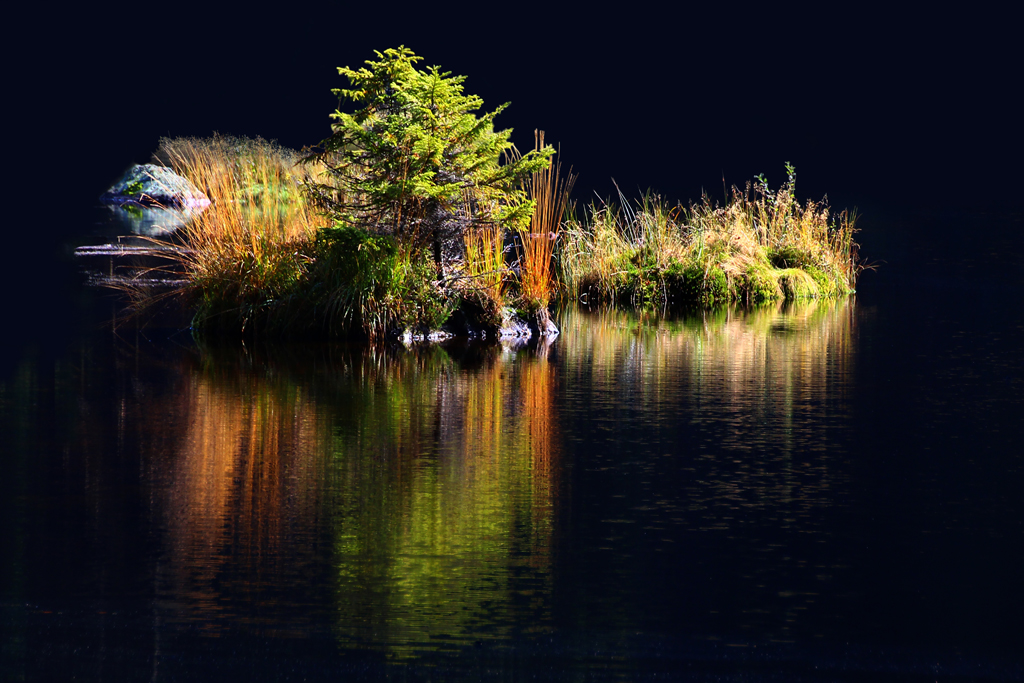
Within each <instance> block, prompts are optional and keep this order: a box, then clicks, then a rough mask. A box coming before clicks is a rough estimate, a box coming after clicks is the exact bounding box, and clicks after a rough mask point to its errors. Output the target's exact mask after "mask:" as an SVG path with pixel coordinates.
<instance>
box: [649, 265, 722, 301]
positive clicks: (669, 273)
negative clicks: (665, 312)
mask: <svg viewBox="0 0 1024 683" xmlns="http://www.w3.org/2000/svg"><path fill="white" fill-rule="evenodd" d="M664 278H665V286H666V288H667V290H668V292H669V299H670V302H671V303H673V304H676V305H684V306H689V305H701V306H714V305H717V304H723V303H727V302H728V301H729V299H730V291H729V281H728V278H727V277H726V276H725V271H723V270H722V269H721V268H719V267H718V266H711V267H710V268H708V269H707V270H705V269H704V268H702V267H701V266H699V265H697V264H689V265H686V264H683V263H680V262H678V261H675V262H672V263H670V264H669V267H668V268H666V269H665V275H664Z"/></svg>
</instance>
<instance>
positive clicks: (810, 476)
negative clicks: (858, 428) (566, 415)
mask: <svg viewBox="0 0 1024 683" xmlns="http://www.w3.org/2000/svg"><path fill="white" fill-rule="evenodd" d="M853 307H854V303H853V301H852V300H841V301H836V302H831V301H827V302H818V301H807V302H801V303H796V304H793V303H790V304H785V305H784V304H778V305H771V306H767V307H761V308H756V309H753V310H748V311H744V310H741V309H726V310H720V311H716V312H705V313H698V314H694V315H692V316H690V317H684V318H681V319H676V320H670V319H665V318H662V317H660V316H658V315H655V314H643V313H639V314H638V313H627V312H623V311H616V310H605V311H602V312H600V313H587V312H584V311H580V310H569V311H566V313H565V315H564V317H563V335H562V338H561V339H560V341H559V343H560V344H561V345H562V346H561V348H560V352H561V354H562V359H563V364H564V366H565V367H566V368H567V372H568V373H569V374H570V377H569V379H568V380H567V382H568V383H569V384H572V385H573V386H575V387H578V391H580V392H584V393H586V394H589V395H590V396H593V397H596V398H595V399H594V400H595V402H596V404H598V405H613V406H626V407H627V408H621V409H620V410H626V409H628V410H631V411H633V413H634V415H635V416H634V417H633V418H631V419H636V420H642V422H643V423H644V424H648V425H651V426H652V427H654V426H656V427H657V428H658V429H660V430H664V433H673V431H672V430H673V429H675V427H673V425H676V424H679V423H682V424H684V425H686V427H685V430H684V431H685V433H686V434H687V439H688V441H687V442H684V443H671V444H669V445H667V446H666V451H669V452H670V453H671V454H673V455H674V456H676V457H683V458H685V459H686V461H685V466H686V467H687V469H688V470H690V471H691V472H692V480H691V481H690V482H689V483H688V484H686V485H685V490H682V491H680V492H679V499H678V501H674V502H672V503H671V504H669V503H666V505H670V506H673V505H682V504H685V506H686V507H687V508H688V509H689V513H690V516H689V517H688V518H689V519H691V520H692V519H694V517H693V516H692V514H693V513H694V512H697V511H702V512H701V514H699V515H698V518H699V519H700V520H701V521H700V523H701V524H702V525H703V526H704V527H705V528H716V529H724V528H731V527H732V526H733V525H735V524H738V523H739V522H737V521H736V520H738V519H740V518H741V515H739V514H738V513H741V512H742V511H743V510H744V509H751V508H757V509H758V510H759V515H761V516H762V518H763V519H765V520H770V519H775V520H776V521H777V522H778V524H779V525H780V526H783V527H786V526H790V525H791V524H792V523H793V521H794V519H795V518H796V517H802V518H804V520H808V519H811V520H812V521H810V522H809V524H810V525H811V526H813V525H814V522H813V514H814V513H813V510H814V509H816V508H820V507H821V506H826V505H830V504H831V500H832V497H831V494H830V493H829V490H830V489H832V488H833V487H834V478H835V476H836V474H835V473H834V472H833V471H832V469H833V468H831V467H830V466H829V459H828V457H827V455H828V454H827V453H824V451H826V449H827V448H828V444H829V443H830V442H831V441H834V437H833V438H832V439H830V432H829V430H830V429H831V428H833V426H834V422H835V421H837V420H839V419H841V418H842V416H844V415H848V414H849V412H850V408H849V406H848V404H847V386H848V385H847V382H848V379H847V378H848V377H849V376H850V373H851V368H850V367H849V366H850V363H851V358H852V357H853V341H852V336H853V333H854V320H855V317H854V312H853ZM602 397H603V398H602ZM619 419H627V418H625V417H622V416H620V418H619ZM677 431H678V430H677ZM684 501H685V502H684Z"/></svg>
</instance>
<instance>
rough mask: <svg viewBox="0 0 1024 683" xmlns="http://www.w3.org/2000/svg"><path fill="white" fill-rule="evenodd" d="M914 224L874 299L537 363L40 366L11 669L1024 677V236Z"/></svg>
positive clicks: (381, 356) (202, 358)
mask: <svg viewBox="0 0 1024 683" xmlns="http://www.w3.org/2000/svg"><path fill="white" fill-rule="evenodd" d="M933 220H937V219H933ZM972 220H974V221H975V224H978V223H979V222H980V224H982V225H984V222H985V220H991V219H990V218H989V219H986V218H985V217H975V218H973V219H972ZM1017 221H1018V225H1019V219H1017ZM937 224H938V225H940V227H941V226H942V225H946V226H947V228H948V225H949V224H948V223H943V222H942V221H941V220H939V221H938V223H937ZM961 227H963V229H965V230H969V229H971V227H970V224H964V223H957V224H956V229H961ZM949 230H952V228H949ZM914 234H917V233H914V232H913V230H911V228H906V229H905V230H904V231H903V232H899V231H890V232H888V233H882V232H881V231H878V232H877V233H875V237H876V238H877V239H876V245H878V246H877V249H878V251H876V252H875V253H882V254H883V255H885V256H887V257H888V258H889V259H890V262H889V263H887V264H884V265H883V267H882V269H880V270H879V271H878V272H877V273H869V274H867V275H865V277H864V279H863V280H862V291H861V294H859V295H858V297H857V298H851V299H849V300H844V301H840V302H835V303H814V302H811V303H806V304H798V305H789V306H769V307H766V308H760V309H754V310H743V309H731V310H723V311H717V312H711V313H697V314H688V315H687V314H679V315H660V314H656V313H648V314H644V313H636V312H626V311H617V310H603V311H588V310H584V309H579V308H567V309H565V310H562V311H560V312H559V313H558V315H557V316H556V319H557V320H558V322H559V324H560V327H561V329H562V334H561V336H559V337H558V338H557V339H556V340H554V341H553V342H552V343H550V344H539V345H538V344H533V345H530V346H526V347H523V348H519V349H515V348H511V347H503V346H500V345H473V346H467V345H460V344H455V345H450V346H433V347H423V348H417V349H412V350H407V349H404V348H401V347H397V348H388V349H377V350H367V349H360V348H347V347H344V346H337V345H333V346H332V345H307V344H302V345H286V346H265V345H255V346H254V345H252V344H249V345H248V346H246V345H241V344H239V343H219V344H214V345H197V344H196V343H195V342H193V341H192V339H191V337H190V336H189V335H188V333H187V332H184V333H176V334H172V333H169V332H168V331H167V330H143V331H141V332H139V331H137V330H135V329H134V328H132V327H131V326H130V325H129V326H125V327H122V328H121V329H120V330H118V332H117V333H116V334H115V333H113V332H112V331H111V329H110V326H109V325H106V326H102V325H101V326H90V325H81V326H78V327H75V329H74V330H71V331H69V333H68V336H67V339H66V340H65V343H63V344H62V345H61V346H60V349H59V351H56V352H45V351H40V350H38V349H36V348H34V347H33V346H31V345H29V346H28V347H26V349H25V351H24V353H23V355H22V356H21V357H20V359H19V360H17V362H16V363H15V364H14V365H13V367H12V369H11V370H10V372H8V373H7V375H5V376H4V377H3V378H0V429H2V431H0V434H2V441H3V442H2V443H0V449H2V450H0V453H2V458H3V460H2V462H3V465H4V476H3V478H2V483H0V506H2V507H0V519H2V521H3V524H2V525H0V549H2V550H0V552H2V558H3V559H2V565H0V591H2V592H0V610H2V611H0V628H2V636H3V637H2V648H3V651H2V655H3V669H0V671H2V672H3V677H4V679H5V680H8V679H9V680H46V679H54V680H61V679H63V680H70V679H72V678H75V679H77V680H102V681H121V680H153V681H163V680H167V681H174V680H184V679H188V680H214V679H217V680H275V681H278V680H280V681H284V680H349V679H356V680H361V679H367V680H375V679H380V678H384V677H389V678H395V679H402V680H404V679H408V680H427V679H429V680H458V679H466V680H476V679H489V680H490V679H498V680H534V679H540V680H676V679H678V680H715V681H719V680H743V681H751V680H753V681H761V680H794V681H805V680H806V681H826V680H922V681H924V680H927V681H933V680H951V679H959V680H975V679H978V680H1020V679H1021V678H1022V677H1024V655H1022V652H1024V624H1022V621H1021V615H1022V614H1024V582H1022V577H1024V494H1022V491H1024V449H1022V448H1021V446H1020V441H1021V437H1020V434H1021V425H1022V424H1024V421H1022V420H1021V417H1020V415H1021V408H1022V405H1024V402H1022V400H1021V395H1022V393H1021V392H1022V389H1024V350H1022V339H1024V323H1022V320H1024V317H1022V315H1021V314H1020V313H1019V312H1018V310H1017V306H1018V304H1017V302H1016V297H1017V296H1018V294H1019V292H1020V291H1021V289H1020V286H1021V284H1022V277H1021V273H1022V272H1024V268H1022V267H1021V266H1022V262H1021V253H1022V252H1021V250H1020V249H1019V239H1018V238H1013V239H1015V240H1016V241H1008V242H1005V243H1000V242H998V241H996V242H994V243H992V242H990V243H989V244H988V245H987V246H986V249H987V250H990V251H984V252H978V253H966V254H965V253H962V252H960V253H956V254H953V255H950V252H949V251H948V250H946V249H944V245H943V244H942V243H941V241H940V242H938V243H936V244H934V245H932V244H928V243H918V242H916V241H914V240H913V239H911V237H912V236H913V235H914ZM936 234H951V233H948V231H947V233H942V232H941V231H939V232H937V233H936ZM861 241H862V242H867V240H866V239H865V238H863V237H862V240H861ZM946 246H948V245H946ZM950 259H955V264H956V267H955V268H951V267H950V265H951V263H953V262H952V261H951V260H950ZM76 292H77V293H75V294H74V296H75V297H78V299H76V301H78V303H75V304H74V305H73V306H72V308H75V310H79V309H88V310H89V311H92V313H89V314H82V315H83V317H85V318H86V319H88V320H92V321H96V320H99V321H101V322H102V320H103V319H104V316H105V315H106V313H108V312H109V310H110V308H109V306H110V304H107V303H103V301H102V299H101V297H100V295H99V294H98V293H96V292H89V291H84V290H83V291H77V290H76ZM79 300H80V301H79ZM105 307H106V308H105ZM97 310H98V311H99V312H98V313H97V312H96V311H97ZM90 316H91V317H90ZM79 327H81V328H82V329H84V331H82V332H78V331H76V330H77V329H78V328H79Z"/></svg>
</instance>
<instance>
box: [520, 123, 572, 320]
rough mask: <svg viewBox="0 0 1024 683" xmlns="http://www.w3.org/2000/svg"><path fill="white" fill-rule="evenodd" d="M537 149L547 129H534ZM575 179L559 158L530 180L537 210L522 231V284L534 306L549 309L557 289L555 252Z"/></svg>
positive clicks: (529, 185) (529, 303)
mask: <svg viewBox="0 0 1024 683" xmlns="http://www.w3.org/2000/svg"><path fill="white" fill-rule="evenodd" d="M534 148H535V149H538V150H540V149H543V148H544V131H542V130H535V131H534ZM575 180H576V176H574V175H573V174H572V171H571V170H570V171H569V173H568V174H567V176H566V177H565V178H564V179H563V178H562V163H561V161H558V162H555V163H552V164H548V166H547V167H546V168H544V169H542V170H540V171H537V172H536V173H534V174H533V175H532V176H531V177H530V179H529V180H528V181H527V183H526V192H527V195H528V196H529V198H530V199H531V200H533V202H534V210H533V216H532V218H531V219H530V227H529V229H528V231H527V230H521V231H520V233H519V237H520V239H521V247H520V258H519V283H520V287H521V292H522V296H523V299H524V300H525V302H526V304H527V305H528V306H530V307H533V306H536V307H537V308H546V307H547V305H548V303H549V301H550V297H551V292H552V290H553V288H554V287H553V285H554V277H553V271H552V254H553V253H554V248H555V241H556V240H557V239H558V234H559V229H560V227H561V222H562V217H563V216H564V215H565V209H566V205H567V202H568V198H569V193H570V192H571V191H572V186H573V183H574V182H575Z"/></svg>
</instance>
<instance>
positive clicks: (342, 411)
mask: <svg viewBox="0 0 1024 683" xmlns="http://www.w3.org/2000/svg"><path fill="white" fill-rule="evenodd" d="M295 360H297V361H298V362H289V361H287V360H281V359H280V358H279V357H278V358H274V359H271V360H267V359H259V360H255V359H252V358H249V357H248V356H246V355H245V354H236V355H235V356H234V357H232V356H231V355H230V354H229V355H228V356H226V357H225V356H221V357H217V355H216V354H207V355H206V357H205V361H204V363H203V364H202V365H200V366H197V367H195V368H193V370H192V371H191V372H190V373H188V374H187V375H186V379H185V381H184V382H183V385H184V386H183V389H182V390H181V391H180V392H179V394H178V401H180V402H181V403H182V404H183V405H184V410H182V412H183V413H184V414H186V415H187V419H186V425H187V426H186V427H185V428H184V429H183V433H182V434H181V437H180V446H179V449H178V454H177V456H176V458H175V459H174V461H173V464H172V465H171V473H170V475H169V476H170V479H171V481H170V482H169V486H168V487H167V492H168V493H167V495H166V500H165V501H164V504H163V506H162V507H163V508H164V514H165V518H166V520H167V527H168V538H169V549H168V553H167V559H166V562H165V563H164V566H163V567H162V568H161V570H160V574H161V577H160V580H161V583H162V586H163V591H162V592H163V594H164V596H165V597H166V598H167V601H168V604H171V605H173V609H172V610H171V611H172V613H173V614H174V618H176V619H179V620H184V621H195V622H196V623H198V624H201V625H202V628H203V629H205V630H206V632H207V633H209V634H210V635H216V634H217V633H218V632H220V631H221V630H224V629H226V628H228V627H229V625H230V626H231V627H237V625H238V623H239V620H241V619H243V618H244V620H245V623H249V624H250V625H252V626H255V627H269V626H271V625H274V627H275V628H280V624H279V623H277V622H276V621H275V597H274V595H275V594H276V593H279V592H280V593H287V592H288V591H289V590H292V589H295V590H300V591H301V586H302V585H303V582H308V581H309V580H310V576H308V575H303V574H302V572H303V571H305V570H306V569H305V568H309V567H313V566H315V565H316V564H317V559H318V558H321V560H323V559H324V558H326V563H329V565H330V566H328V567H326V568H325V570H324V571H325V572H326V573H327V575H328V576H327V580H328V581H329V582H330V583H331V584H333V585H334V586H335V591H334V594H335V596H336V603H335V605H334V606H333V608H331V607H328V606H320V609H327V610H333V611H334V612H335V614H336V617H335V620H334V621H335V623H336V633H337V636H338V639H339V642H340V643H341V644H342V645H343V646H345V647H366V646H374V647H376V646H379V645H381V644H384V645H386V647H387V648H388V649H389V650H390V651H391V652H392V654H393V655H395V656H398V657H407V656H413V655H415V653H416V652H417V651H422V650H424V649H435V648H437V647H447V646H457V645H464V644H466V643H469V642H473V641H475V640H479V639H481V638H489V637H500V636H502V635H507V634H508V633H509V632H510V630H511V629H512V628H513V627H514V625H515V624H523V623H529V624H531V625H532V626H531V628H540V629H543V628H545V625H546V624H547V623H548V622H549V621H550V619H549V601H548V595H549V594H550V547H551V533H552V523H551V518H552V505H553V497H554V495H555V494H554V489H553V484H552V481H553V477H552V475H551V471H552V461H553V460H555V459H556V458H557V455H556V453H557V447H556V445H555V442H556V440H557V434H556V424H557V423H556V420H555V419H554V416H553V415H552V412H553V404H554V402H553V389H554V386H553V385H554V373H553V371H552V368H551V365H550V364H549V362H548V361H547V359H546V358H545V357H544V356H543V354H535V353H533V352H531V351H528V350H520V351H518V352H516V351H512V350H507V349H502V348H501V347H497V346H496V347H491V348H485V349H476V350H473V351H471V352H467V357H466V358H464V359H463V360H462V361H460V362H456V361H455V360H453V359H452V357H451V356H450V355H449V354H448V353H447V352H445V351H444V350H443V349H441V348H438V347H433V348H425V349H419V350H413V351H405V350H397V351H387V352H380V351H365V352H356V353H350V354H337V355H335V356H334V357H331V355H330V353H329V352H325V354H322V355H321V356H318V357H315V358H300V359H295ZM318 544H326V545H327V547H328V548H330V551H329V552H326V553H325V552H324V551H323V549H322V548H320V549H319V550H317V549H316V548H317V546H318ZM324 563H325V562H324V561H321V564H324ZM289 565H294V566H289ZM271 579H272V580H271ZM289 581H292V582H293V583H294V585H289ZM268 591H273V592H268ZM291 597H292V598H294V596H291ZM254 606H257V607H258V608H257V609H253V608H254ZM314 609H315V608H314ZM254 614H255V615H259V616H255V617H254V616H252V615H254ZM313 621H314V619H313V618H312V616H311V619H310V622H311V623H312V622H313ZM290 628H292V629H294V630H295V633H296V634H299V633H301V632H302V630H303V628H304V625H303V624H302V623H295V622H294V620H292V623H291V626H290Z"/></svg>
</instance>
